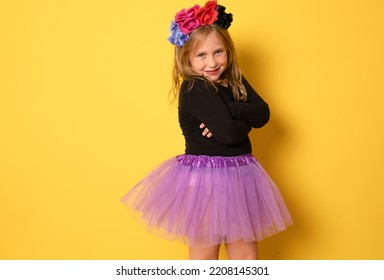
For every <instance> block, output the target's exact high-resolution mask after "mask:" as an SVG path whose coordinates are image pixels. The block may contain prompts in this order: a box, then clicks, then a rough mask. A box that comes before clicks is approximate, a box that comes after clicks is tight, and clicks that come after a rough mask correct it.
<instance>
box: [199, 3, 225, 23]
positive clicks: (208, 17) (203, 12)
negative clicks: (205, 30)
mask: <svg viewBox="0 0 384 280" xmlns="http://www.w3.org/2000/svg"><path fill="white" fill-rule="evenodd" d="M216 6H217V1H216V0H215V1H208V2H207V3H205V6H204V7H201V8H200V9H198V10H196V11H195V17H196V18H197V20H198V21H199V22H200V25H208V24H213V23H214V22H215V21H216V20H217V15H218V14H219V13H218V12H217V11H216Z"/></svg>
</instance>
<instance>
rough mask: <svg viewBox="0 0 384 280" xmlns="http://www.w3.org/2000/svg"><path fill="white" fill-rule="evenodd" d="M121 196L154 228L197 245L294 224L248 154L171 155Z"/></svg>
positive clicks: (255, 236) (254, 237) (259, 235)
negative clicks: (222, 155)
mask: <svg viewBox="0 0 384 280" xmlns="http://www.w3.org/2000/svg"><path fill="white" fill-rule="evenodd" d="M121 201H122V202H123V203H124V204H125V205H126V206H128V207H129V208H131V209H133V210H135V211H137V212H138V213H139V214H140V217H141V219H142V220H144V221H145V222H146V224H147V225H148V228H149V229H150V230H152V231H153V232H154V233H157V234H159V235H161V236H163V237H165V238H168V239H179V240H181V241H184V242H185V243H187V244H188V245H189V246H195V247H209V246H213V245H217V244H221V243H232V242H236V241H239V240H243V241H245V242H252V241H260V240H263V239H264V238H266V237H268V236H270V235H273V234H275V233H278V232H280V231H283V230H285V229H286V228H287V227H288V226H290V225H291V224H292V219H291V216H290V214H289V211H288V209H287V207H286V205H285V202H284V200H283V198H282V196H281V194H280V192H279V190H278V188H277V187H276V185H275V184H274V182H273V181H272V180H271V178H270V177H269V176H268V174H267V173H266V172H265V170H264V169H263V167H262V166H261V165H260V164H259V162H258V161H257V160H256V159H255V158H254V157H253V156H252V155H250V154H247V155H241V156H234V157H221V156H194V155H179V156H176V157H173V158H171V159H169V160H167V161H165V162H163V163H162V164H161V165H159V166H158V167H157V168H155V169H154V170H153V171H152V172H150V173H149V174H148V175H147V176H146V177H145V178H143V179H142V180H141V181H140V182H139V183H138V184H137V185H136V186H134V187H133V188H132V189H131V190H130V191H129V192H128V193H127V194H126V195H125V196H124V197H122V199H121Z"/></svg>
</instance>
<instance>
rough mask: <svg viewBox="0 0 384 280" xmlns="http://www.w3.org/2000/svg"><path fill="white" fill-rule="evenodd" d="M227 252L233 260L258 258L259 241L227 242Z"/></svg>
mask: <svg viewBox="0 0 384 280" xmlns="http://www.w3.org/2000/svg"><path fill="white" fill-rule="evenodd" d="M225 248H226V250H227V254H228V257H229V259H231V260H257V259H258V253H257V243H256V242H244V241H243V240H240V241H236V242H234V243H227V244H225Z"/></svg>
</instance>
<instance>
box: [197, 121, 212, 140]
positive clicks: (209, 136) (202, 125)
mask: <svg viewBox="0 0 384 280" xmlns="http://www.w3.org/2000/svg"><path fill="white" fill-rule="evenodd" d="M200 128H201V129H203V128H204V130H203V133H202V135H203V136H206V137H207V138H211V137H212V135H213V134H212V133H211V132H210V131H209V129H208V127H206V126H205V124H203V123H201V124H200Z"/></svg>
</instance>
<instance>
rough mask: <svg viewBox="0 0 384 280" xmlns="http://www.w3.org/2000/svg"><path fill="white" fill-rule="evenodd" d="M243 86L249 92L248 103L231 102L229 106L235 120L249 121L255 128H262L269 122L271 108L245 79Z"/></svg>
mask: <svg viewBox="0 0 384 280" xmlns="http://www.w3.org/2000/svg"><path fill="white" fill-rule="evenodd" d="M243 84H244V86H245V89H246V90H247V95H248V96H247V101H246V102H240V101H234V102H230V103H228V106H229V107H230V109H231V112H232V114H233V115H234V116H235V118H238V119H241V120H245V121H247V122H248V123H249V124H250V125H251V126H252V127H254V128H259V127H262V126H264V125H265V124H266V123H267V122H268V121H269V116H270V113H269V106H268V104H267V103H266V102H265V101H264V100H263V99H262V98H261V97H260V96H259V95H258V94H257V92H256V91H255V90H254V89H253V88H252V86H251V85H250V84H249V83H248V81H247V80H246V79H245V78H244V77H243Z"/></svg>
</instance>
